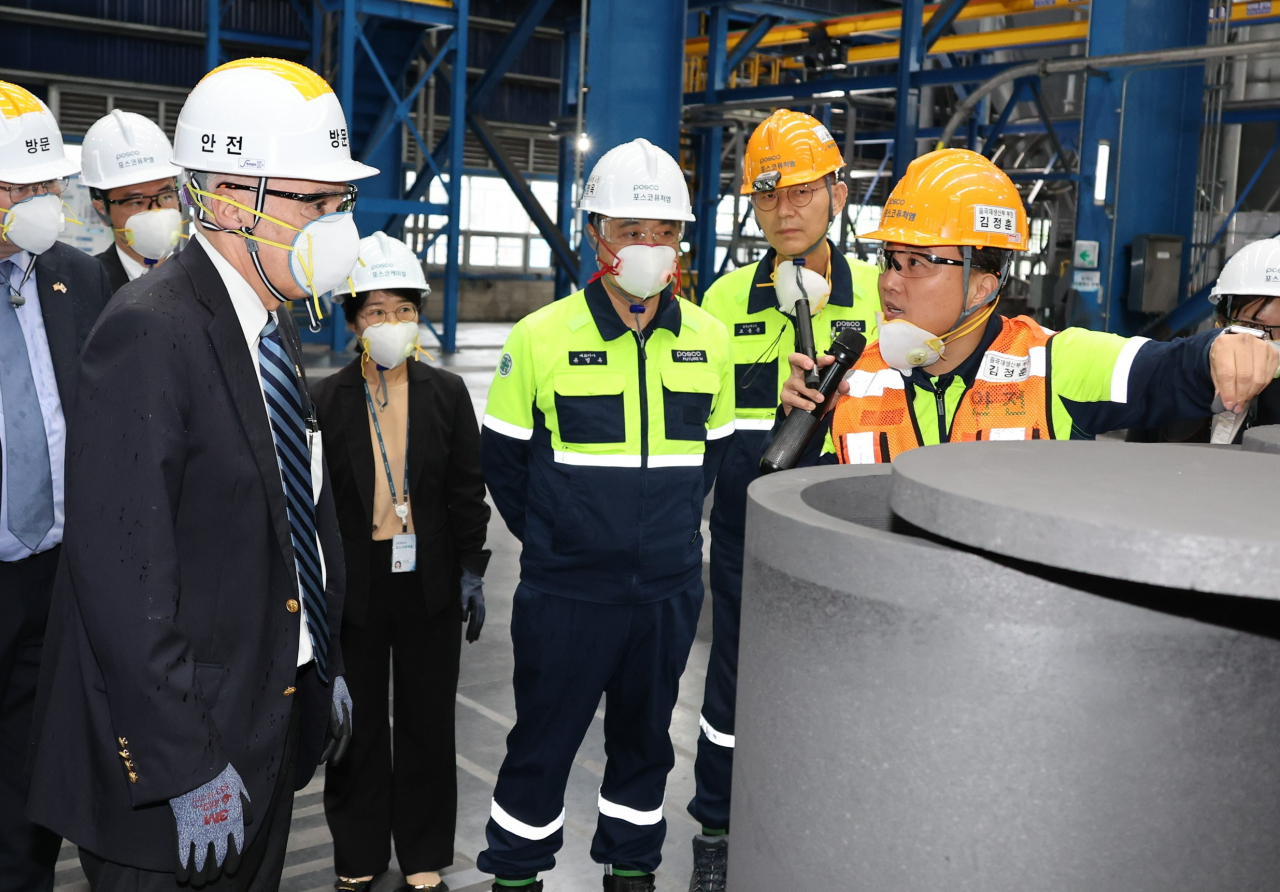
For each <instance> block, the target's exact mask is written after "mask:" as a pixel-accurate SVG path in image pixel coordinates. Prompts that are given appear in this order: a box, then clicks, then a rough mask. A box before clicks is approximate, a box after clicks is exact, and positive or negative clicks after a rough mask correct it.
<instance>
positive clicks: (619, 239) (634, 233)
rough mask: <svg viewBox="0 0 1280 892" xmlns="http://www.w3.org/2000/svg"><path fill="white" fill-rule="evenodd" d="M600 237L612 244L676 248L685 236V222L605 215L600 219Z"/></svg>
mask: <svg viewBox="0 0 1280 892" xmlns="http://www.w3.org/2000/svg"><path fill="white" fill-rule="evenodd" d="M599 227H600V228H599V230H598V231H599V233H600V238H602V239H604V240H605V241H606V242H608V243H609V244H611V245H623V246H625V245H667V246H668V247H672V248H674V247H675V246H677V245H679V244H680V239H681V238H683V236H684V223H682V222H679V221H668V220H620V219H615V218H613V217H604V218H602V219H601V220H600V221H599Z"/></svg>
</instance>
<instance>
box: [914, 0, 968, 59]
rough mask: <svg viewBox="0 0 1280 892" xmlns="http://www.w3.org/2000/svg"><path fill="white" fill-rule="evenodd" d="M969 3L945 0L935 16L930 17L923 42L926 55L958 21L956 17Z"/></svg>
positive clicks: (936, 10)
mask: <svg viewBox="0 0 1280 892" xmlns="http://www.w3.org/2000/svg"><path fill="white" fill-rule="evenodd" d="M968 2H969V0H943V2H942V3H941V4H939V6H938V8H937V9H935V10H934V11H933V15H931V16H929V21H928V22H926V23H925V26H924V37H923V41H924V51H925V52H926V53H927V52H929V50H930V48H931V47H932V46H933V45H934V44H935V43H937V42H938V38H939V37H941V36H942V32H943V31H946V30H947V29H948V28H950V27H951V24H952V23H953V22H954V21H955V20H956V16H958V15H959V14H960V12H961V11H962V10H963V9H964V8H965V6H966V5H967V4H968Z"/></svg>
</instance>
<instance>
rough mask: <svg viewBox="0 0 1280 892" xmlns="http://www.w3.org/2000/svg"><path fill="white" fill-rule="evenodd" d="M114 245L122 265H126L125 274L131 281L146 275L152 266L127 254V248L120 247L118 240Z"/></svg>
mask: <svg viewBox="0 0 1280 892" xmlns="http://www.w3.org/2000/svg"><path fill="white" fill-rule="evenodd" d="M113 247H114V248H115V249H116V256H117V257H119V258H120V265H121V266H123V267H124V274H125V275H126V276H128V277H129V281H130V282H132V281H133V280H134V279H136V278H138V276H142V275H146V272H147V270H149V269H151V268H152V267H149V266H143V265H142V264H141V263H139V262H138V261H136V260H134V259H133V258H132V257H130V256H129V255H128V254H126V253H125V250H124V249H123V248H121V247H120V243H119V242H116V243H115V245H113Z"/></svg>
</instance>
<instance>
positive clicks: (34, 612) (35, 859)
mask: <svg viewBox="0 0 1280 892" xmlns="http://www.w3.org/2000/svg"><path fill="white" fill-rule="evenodd" d="M61 551H62V547H61V546H54V547H53V548H51V549H49V550H48V551H43V552H41V553H40V554H36V555H32V556H31V557H29V558H26V559H25V560H21V561H0V892H44V890H48V889H52V888H53V866H54V863H55V862H56V861H57V859H58V846H59V845H60V844H61V842H62V840H61V839H59V838H58V836H57V834H55V833H53V832H52V831H50V830H46V829H45V828H43V827H38V826H36V825H35V824H32V823H31V822H30V821H28V820H27V816H26V813H27V776H26V764H27V746H28V744H29V742H30V739H31V706H32V703H33V702H34V700H35V695H36V681H37V679H38V678H39V676H40V651H41V649H42V648H43V646H44V627H45V623H46V622H47V621H48V619H49V598H50V595H51V594H52V593H53V579H54V576H55V575H56V574H57V571H58V554H59V552H61Z"/></svg>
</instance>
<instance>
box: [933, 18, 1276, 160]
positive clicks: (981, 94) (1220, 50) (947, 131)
mask: <svg viewBox="0 0 1280 892" xmlns="http://www.w3.org/2000/svg"><path fill="white" fill-rule="evenodd" d="M1269 52H1270V53H1275V52H1280V39H1278V40H1255V41H1251V42H1248V43H1226V44H1215V45H1214V46H1187V47H1178V48H1177V49H1165V50H1152V51H1149V52H1145V53H1117V54H1115V55H1111V56H1069V57H1067V58H1064V59H1044V60H1040V61H1037V62H1028V63H1026V64H1025V65H1015V66H1014V67H1013V68H1007V69H1005V70H1004V71H1002V72H1000V73H999V74H997V75H996V76H995V77H993V78H991V79H990V80H987V81H985V82H984V83H982V84H981V85H980V86H978V87H977V88H975V89H973V90H971V91H969V95H968V96H967V97H966V98H965V100H964V101H963V102H961V103H960V105H959V106H957V107H956V110H955V111H954V112H952V114H951V118H950V119H949V120H948V121H947V126H946V127H943V128H942V135H941V136H940V137H939V138H938V148H945V147H946V145H947V143H949V142H950V141H951V138H952V137H953V136H955V134H956V131H957V130H959V129H960V125H961V124H963V123H964V122H965V121H966V120H967V119H968V118H969V116H970V115H971V114H973V110H974V109H975V108H977V107H978V103H980V102H981V101H982V100H983V99H985V98H986V97H987V96H990V95H991V94H992V93H993V92H994V91H995V90H997V89H999V88H1000V87H1002V86H1004V85H1005V84H1008V83H1010V82H1012V81H1015V80H1017V79H1018V78H1020V77H1030V76H1033V75H1039V76H1040V77H1046V76H1048V75H1050V74H1068V73H1071V72H1078V71H1087V70H1088V69H1090V68H1126V67H1128V66H1130V65H1151V64H1163V63H1168V62H1200V61H1203V60H1205V59H1217V58H1220V57H1223V56H1226V57H1231V56H1252V55H1256V54H1259V53H1269Z"/></svg>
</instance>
